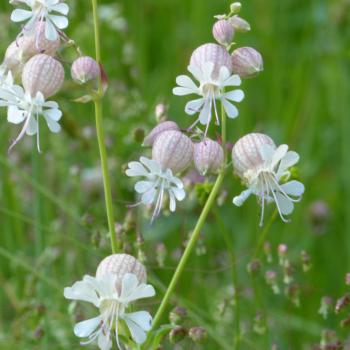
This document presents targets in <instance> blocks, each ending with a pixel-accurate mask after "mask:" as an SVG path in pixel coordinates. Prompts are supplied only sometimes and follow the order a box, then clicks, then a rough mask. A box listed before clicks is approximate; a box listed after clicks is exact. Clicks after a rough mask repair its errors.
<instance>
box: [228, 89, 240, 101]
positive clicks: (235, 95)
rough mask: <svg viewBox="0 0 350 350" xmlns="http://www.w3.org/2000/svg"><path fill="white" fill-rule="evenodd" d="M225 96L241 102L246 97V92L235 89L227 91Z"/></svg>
mask: <svg viewBox="0 0 350 350" xmlns="http://www.w3.org/2000/svg"><path fill="white" fill-rule="evenodd" d="M224 97H225V98H226V99H227V100H231V101H233V102H241V101H243V99H244V92H243V91H242V90H233V91H230V92H226V93H225V94H224Z"/></svg>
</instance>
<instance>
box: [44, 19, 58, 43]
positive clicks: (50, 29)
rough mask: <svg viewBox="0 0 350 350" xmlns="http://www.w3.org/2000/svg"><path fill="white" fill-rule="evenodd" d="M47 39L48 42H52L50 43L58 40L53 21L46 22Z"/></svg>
mask: <svg viewBox="0 0 350 350" xmlns="http://www.w3.org/2000/svg"><path fill="white" fill-rule="evenodd" d="M45 37H46V39H47V40H50V41H55V40H57V38H58V33H57V29H56V27H55V26H54V25H53V23H52V22H51V21H46V24H45Z"/></svg>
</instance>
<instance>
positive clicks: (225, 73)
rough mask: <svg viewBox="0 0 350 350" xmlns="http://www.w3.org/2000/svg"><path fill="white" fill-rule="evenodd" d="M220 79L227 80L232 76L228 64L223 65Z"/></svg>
mask: <svg viewBox="0 0 350 350" xmlns="http://www.w3.org/2000/svg"><path fill="white" fill-rule="evenodd" d="M219 77H220V81H222V82H225V81H226V80H227V79H228V78H229V77H230V71H229V70H228V69H227V67H226V66H222V67H221V68H220V72H219Z"/></svg>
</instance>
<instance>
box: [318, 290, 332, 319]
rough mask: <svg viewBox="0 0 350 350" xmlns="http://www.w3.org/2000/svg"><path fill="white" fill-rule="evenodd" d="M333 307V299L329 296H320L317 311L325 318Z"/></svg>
mask: <svg viewBox="0 0 350 350" xmlns="http://www.w3.org/2000/svg"><path fill="white" fill-rule="evenodd" d="M332 308H333V300H332V298H331V297H329V296H325V297H322V299H321V306H320V308H319V309H318V313H319V314H320V315H322V317H323V318H324V319H326V318H327V317H328V315H329V313H330V312H331V310H332Z"/></svg>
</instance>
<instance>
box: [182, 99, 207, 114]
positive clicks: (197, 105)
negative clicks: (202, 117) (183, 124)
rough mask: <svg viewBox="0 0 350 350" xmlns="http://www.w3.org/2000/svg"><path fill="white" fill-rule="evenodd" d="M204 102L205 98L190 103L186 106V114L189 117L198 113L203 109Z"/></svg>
mask: <svg viewBox="0 0 350 350" xmlns="http://www.w3.org/2000/svg"><path fill="white" fill-rule="evenodd" d="M204 101H205V100H204V98H199V99H197V100H193V101H190V102H188V103H187V104H186V106H185V113H186V114H189V115H193V114H196V113H198V112H199V111H200V110H201V108H202V107H203V104H204Z"/></svg>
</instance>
